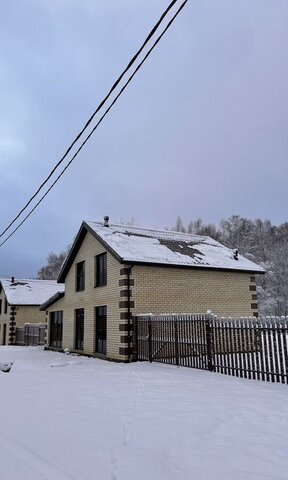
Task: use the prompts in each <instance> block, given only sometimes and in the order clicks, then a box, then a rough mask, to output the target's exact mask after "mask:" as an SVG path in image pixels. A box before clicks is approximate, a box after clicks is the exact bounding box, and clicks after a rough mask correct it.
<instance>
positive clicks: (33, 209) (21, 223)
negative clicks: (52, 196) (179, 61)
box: [0, 0, 188, 247]
mask: <svg viewBox="0 0 288 480" xmlns="http://www.w3.org/2000/svg"><path fill="white" fill-rule="evenodd" d="M187 2H188V0H185V1H184V2H183V3H182V4H181V5H180V7H179V8H178V10H177V11H176V13H175V14H174V15H173V17H172V18H171V20H170V21H169V22H168V24H167V25H166V27H165V29H164V30H163V32H162V33H161V34H160V35H159V36H158V37H157V39H156V40H155V42H154V43H153V45H152V47H151V48H150V49H149V50H148V52H147V53H146V54H145V56H144V58H143V60H141V62H140V63H139V65H138V66H137V67H136V69H135V70H134V72H133V73H132V75H131V76H130V77H129V78H128V80H127V82H126V83H125V84H124V86H123V87H122V88H121V90H120V91H119V93H118V94H117V95H116V97H115V98H114V100H113V102H112V103H111V104H110V105H109V107H108V108H107V110H106V111H105V112H104V114H103V115H102V117H101V118H100V119H99V121H98V122H97V123H96V125H95V126H94V127H93V129H92V130H91V132H90V133H89V135H87V137H86V138H85V140H84V141H83V142H82V144H81V145H80V147H79V148H78V150H77V151H76V152H75V154H74V155H73V157H72V158H71V160H70V161H69V162H68V163H67V165H66V166H65V167H64V168H63V170H62V171H61V172H60V174H59V175H58V177H57V178H56V179H55V180H54V182H53V183H52V184H51V185H50V187H49V188H48V189H47V190H46V192H45V193H44V195H42V197H41V198H40V200H39V201H38V202H37V203H36V205H35V206H34V207H33V208H32V209H31V210H30V211H29V213H28V214H27V215H26V216H25V217H24V219H23V220H22V221H21V222H20V223H19V225H18V226H17V227H16V228H14V230H13V231H12V232H11V233H10V235H8V237H6V239H5V240H4V241H3V242H2V243H0V247H2V245H4V244H5V243H6V242H7V241H8V240H9V238H11V237H12V235H14V233H15V232H17V230H18V229H19V228H20V227H21V226H22V225H23V223H25V222H26V220H27V219H28V218H29V217H30V215H32V213H33V212H34V211H35V210H36V208H37V207H38V206H39V205H40V203H41V202H42V201H43V200H44V198H45V197H46V196H47V195H48V193H49V192H50V191H51V190H52V188H53V187H54V186H55V185H56V183H57V182H58V181H59V180H60V178H61V177H62V175H63V174H64V173H65V171H66V170H67V169H68V167H69V166H70V165H71V163H72V162H73V161H74V159H75V158H76V157H77V155H78V154H79V152H80V151H81V150H82V148H83V147H84V145H85V144H86V143H87V142H88V140H89V138H90V137H91V136H92V135H93V133H94V132H95V130H96V129H97V128H98V126H99V125H100V123H102V121H103V120H104V118H105V117H106V115H107V114H108V113H109V111H110V110H111V108H112V107H113V105H115V103H116V102H117V100H118V99H119V97H120V96H121V95H122V93H123V92H124V90H126V88H127V86H128V85H129V83H130V82H131V81H132V79H133V78H134V76H135V75H136V73H137V72H138V71H139V70H140V68H141V67H142V65H143V63H144V62H145V61H146V59H147V58H148V57H149V56H150V54H151V53H152V51H153V50H154V48H155V47H156V45H157V44H158V43H159V42H160V40H161V38H162V37H163V36H164V34H165V33H166V32H167V30H168V29H169V28H170V26H171V25H172V23H173V22H174V20H175V19H176V17H177V16H178V15H179V13H180V12H181V10H182V9H183V8H184V6H185V5H186V3H187Z"/></svg>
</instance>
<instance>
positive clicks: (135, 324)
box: [133, 317, 138, 362]
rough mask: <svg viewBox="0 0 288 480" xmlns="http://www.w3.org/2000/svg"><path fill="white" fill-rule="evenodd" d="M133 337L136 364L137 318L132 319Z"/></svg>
mask: <svg viewBox="0 0 288 480" xmlns="http://www.w3.org/2000/svg"><path fill="white" fill-rule="evenodd" d="M133 336H134V348H135V350H134V355H135V361H136V362H138V318H137V317H133Z"/></svg>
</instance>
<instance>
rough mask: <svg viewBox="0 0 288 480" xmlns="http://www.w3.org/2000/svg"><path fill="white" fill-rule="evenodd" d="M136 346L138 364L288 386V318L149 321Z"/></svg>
mask: <svg viewBox="0 0 288 480" xmlns="http://www.w3.org/2000/svg"><path fill="white" fill-rule="evenodd" d="M134 344H135V355H136V358H137V360H149V361H150V362H153V361H155V362H163V363H170V364H174V365H181V366H186V367H192V368H200V369H203V370H209V371H211V372H219V373H223V374H226V375H233V376H237V377H244V378H250V379H256V380H265V381H270V382H281V383H287V384H288V348H287V345H288V317H261V318H259V317H258V318H255V317H240V318H231V317H227V318H226V317H217V316H215V315H212V314H204V315H203V314H198V315H187V314H185V315H143V316H138V317H135V319H134Z"/></svg>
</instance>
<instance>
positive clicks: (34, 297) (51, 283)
mask: <svg viewBox="0 0 288 480" xmlns="http://www.w3.org/2000/svg"><path fill="white" fill-rule="evenodd" d="M0 282H1V285H2V288H3V290H4V293H5V296H6V298H7V302H8V303H9V305H41V304H42V303H43V302H45V301H46V300H47V299H48V298H50V297H51V296H52V295H55V293H57V292H63V291H64V288H65V285H64V284H61V283H57V281H56V280H30V279H14V282H12V281H11V279H7V278H1V279H0Z"/></svg>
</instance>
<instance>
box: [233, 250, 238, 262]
mask: <svg viewBox="0 0 288 480" xmlns="http://www.w3.org/2000/svg"><path fill="white" fill-rule="evenodd" d="M233 257H234V260H239V259H238V248H234V250H233Z"/></svg>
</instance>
